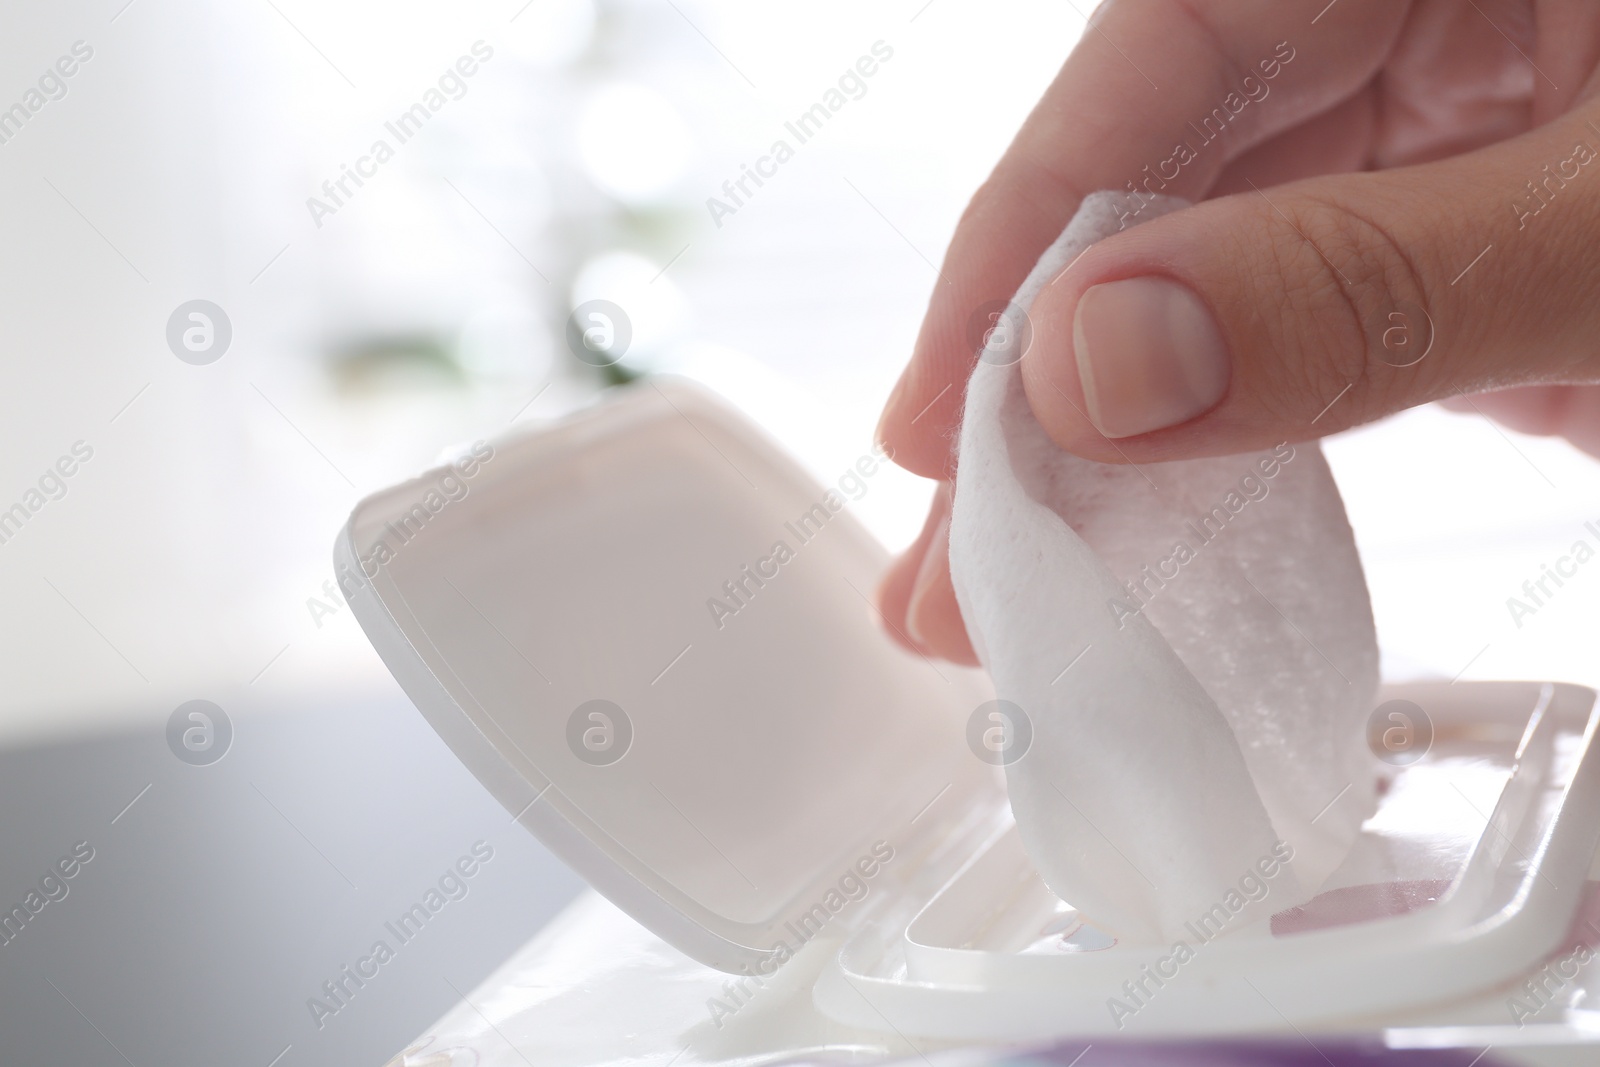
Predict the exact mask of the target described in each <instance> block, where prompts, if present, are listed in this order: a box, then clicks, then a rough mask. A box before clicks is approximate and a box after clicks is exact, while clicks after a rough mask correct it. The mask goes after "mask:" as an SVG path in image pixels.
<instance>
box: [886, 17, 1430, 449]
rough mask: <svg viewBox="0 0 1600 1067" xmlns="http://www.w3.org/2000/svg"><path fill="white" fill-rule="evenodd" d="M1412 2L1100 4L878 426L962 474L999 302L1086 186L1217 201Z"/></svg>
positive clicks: (995, 183)
mask: <svg viewBox="0 0 1600 1067" xmlns="http://www.w3.org/2000/svg"><path fill="white" fill-rule="evenodd" d="M1409 7H1410V4H1409V3H1395V2H1393V0H1334V2H1333V3H1332V4H1329V3H1328V2H1327V0H1296V2H1290V3H1286V2H1283V0H1216V2H1213V3H1208V4H1200V3H1197V2H1196V0H1118V2H1115V3H1111V2H1108V3H1106V4H1104V5H1103V6H1102V7H1101V8H1100V9H1099V10H1097V11H1096V12H1095V14H1094V15H1093V16H1092V17H1091V18H1090V20H1089V25H1088V28H1087V29H1086V30H1085V31H1084V35H1083V37H1082V39H1081V40H1080V41H1079V42H1078V44H1077V46H1076V47H1075V48H1074V49H1073V51H1072V54H1071V55H1070V56H1068V58H1067V61H1066V63H1065V64H1064V65H1063V66H1062V68H1061V72H1060V73H1059V74H1058V75H1057V76H1056V79H1055V81H1054V82H1053V83H1052V84H1051V85H1050V87H1049V89H1047V90H1046V91H1045V94H1044V96H1043V98H1041V100H1040V101H1039V103H1038V105H1037V106H1036V107H1035V108H1034V110H1033V112H1032V114H1030V115H1029V116H1028V119H1027V121H1026V122H1024V123H1023V126H1022V129H1021V130H1020V131H1019V132H1018V133H1017V136H1016V138H1015V139H1014V140H1013V141H1012V143H1011V146H1010V148H1008V149H1007V150H1006V153H1005V155H1004V156H1003V157H1002V158H1001V160H1000V162H999V164H998V165H997V166H996V167H995V169H994V172H993V173H992V174H991V175H990V177H989V179H988V181H986V182H985V183H984V184H983V186H982V187H981V188H980V189H979V190H978V192H977V194H976V195H975V196H974V197H973V199H972V202H971V204H969V205H968V207H967V210H966V211H965V212H964V213H963V215H962V218H961V221H960V223H959V225H958V226H957V227H956V232H955V235H954V236H953V237H952V238H951V241H950V247H949V249H948V250H947V251H946V252H945V259H944V269H943V271H942V272H941V277H940V280H939V281H938V282H937V283H936V284H935V288H934V293H933V297H932V299H931V301H930V303H929V307H928V313H927V316H926V317H925V318H924V319H923V323H922V329H921V331H920V333H919V334H918V336H917V342H916V346H915V348H914V349H913V351H912V355H911V362H910V364H909V365H908V366H907V367H906V369H905V371H904V372H903V373H902V375H901V378H900V382H899V384H897V385H896V386H895V389H894V392H893V393H891V394H890V397H889V401H888V404H887V405H886V406H885V408H884V414H883V419H882V421H881V422H880V424H879V427H878V434H879V437H880V439H881V440H882V441H883V443H884V444H885V446H886V447H887V449H888V451H889V452H890V454H891V455H893V456H894V458H895V460H896V462H898V463H900V464H901V465H902V466H904V467H906V468H907V469H908V470H911V471H913V472H915V473H917V474H921V475H923V476H925V477H930V478H947V477H950V476H951V475H952V474H953V473H954V457H953V454H952V448H953V445H954V435H955V428H956V426H957V425H958V424H959V422H960V417H961V408H962V403H963V401H964V398H965V393H966V380H967V376H968V375H969V373H970V372H971V369H972V365H973V363H974V362H975V361H976V358H977V354H978V352H979V351H980V350H981V349H982V347H983V343H982V337H983V333H984V331H985V329H986V328H987V326H988V325H989V319H988V318H987V317H986V315H985V311H986V310H987V309H995V310H998V309H999V308H1001V307H1003V306H1004V304H1005V302H1006V301H1007V300H1008V299H1009V298H1010V297H1011V296H1012V294H1013V293H1015V292H1016V289H1017V287H1018V286H1019V285H1020V284H1021V283H1022V280H1023V278H1024V277H1026V275H1027V273H1028V271H1029V270H1030V269H1031V268H1032V266H1033V264H1034V262H1035V261H1036V260H1037V259H1038V257H1039V255H1040V253H1042V252H1043V251H1044V250H1045V248H1047V247H1048V246H1049V245H1050V243H1051V242H1052V241H1054V240H1055V238H1056V237H1057V236H1058V235H1059V234H1060V233H1061V230H1062V228H1063V227H1064V226H1066V224H1067V221H1068V220H1069V219H1071V218H1072V215H1073V213H1074V212H1076V211H1077V210H1078V205H1079V203H1080V202H1081V201H1082V200H1083V198H1084V197H1085V196H1086V195H1087V194H1089V193H1091V192H1094V191H1095V190H1097V189H1116V190H1122V191H1124V192H1126V193H1127V197H1128V199H1127V205H1128V210H1129V211H1130V213H1131V214H1137V211H1138V206H1139V204H1140V203H1141V198H1142V197H1148V196H1150V195H1154V194H1161V195H1166V196H1180V197H1184V198H1186V199H1189V200H1199V199H1201V198H1203V197H1204V196H1205V194H1206V192H1207V190H1208V189H1210V187H1211V185H1212V184H1213V183H1214V182H1215V181H1216V179H1217V176H1218V174H1220V173H1221V172H1222V170H1223V168H1224V167H1225V166H1226V165H1227V164H1228V163H1229V162H1230V161H1232V160H1234V159H1236V158H1237V157H1238V156H1239V155H1240V154H1242V153H1243V152H1245V151H1247V150H1249V149H1250V148H1252V147H1254V146H1255V145H1258V144H1260V143H1262V142H1263V141H1265V140H1267V139H1268V138H1270V137H1272V136H1274V135H1275V134H1277V133H1280V132H1282V131H1283V130H1285V129H1288V128H1290V127H1291V126H1293V125H1295V124H1297V123H1300V122H1303V121H1305V120H1306V119H1308V118H1311V117H1313V116H1315V115H1317V114H1319V113H1320V112H1322V111H1325V110H1327V109H1328V108H1330V107H1332V106H1334V105H1335V104H1337V103H1339V102H1340V101H1341V100H1343V99H1344V98H1346V97H1348V96H1350V95H1351V94H1353V93H1355V92H1356V91H1357V90H1359V89H1360V88H1361V87H1362V86H1363V85H1365V84H1366V83H1367V81H1368V80H1370V79H1371V77H1372V75H1373V74H1374V73H1375V72H1376V71H1377V69H1378V68H1379V66H1380V65H1381V64H1382V62H1383V60H1384V58H1385V56H1386V55H1387V54H1388V52H1389V49H1390V47H1391V46H1392V44H1393V42H1394V40H1395V39H1396V37H1397V36H1398V34H1399V31H1400V28H1401V26H1402V25H1403V24H1404V22H1405V18H1406V13H1407V10H1408V9H1409ZM1269 98H1270V100H1271V104H1270V105H1269V104H1268V103H1267V101H1268V99H1269ZM1069 269H1070V268H1069Z"/></svg>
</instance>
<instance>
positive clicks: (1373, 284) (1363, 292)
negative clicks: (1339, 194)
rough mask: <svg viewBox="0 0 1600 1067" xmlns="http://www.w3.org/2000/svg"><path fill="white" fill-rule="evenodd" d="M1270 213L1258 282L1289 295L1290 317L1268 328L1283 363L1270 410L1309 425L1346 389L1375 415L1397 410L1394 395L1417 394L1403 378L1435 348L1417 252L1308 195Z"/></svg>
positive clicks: (1280, 202) (1280, 203)
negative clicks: (1398, 371) (1404, 371)
mask: <svg viewBox="0 0 1600 1067" xmlns="http://www.w3.org/2000/svg"><path fill="white" fill-rule="evenodd" d="M1262 207H1263V209H1264V212H1263V214H1262V216H1261V225H1262V227H1263V228H1264V230H1265V234H1264V239H1263V240H1262V241H1261V242H1260V243H1259V245H1258V247H1259V248H1260V249H1261V253H1260V255H1261V256H1262V258H1263V261H1262V262H1260V263H1259V264H1257V266H1258V268H1259V269H1258V271H1257V272H1256V277H1257V278H1258V279H1260V284H1262V285H1264V286H1268V287H1271V286H1273V285H1274V284H1276V285H1277V286H1279V289H1278V292H1277V293H1276V299H1277V306H1278V307H1279V309H1280V314H1279V315H1278V316H1276V317H1275V319H1274V320H1273V321H1271V322H1269V323H1267V324H1266V325H1267V330H1268V333H1269V336H1270V341H1271V343H1272V344H1273V347H1274V350H1275V351H1276V352H1278V353H1281V354H1282V355H1281V356H1280V358H1279V359H1278V360H1277V361H1276V363H1275V368H1276V369H1277V371H1278V376H1277V377H1278V380H1277V381H1275V382H1274V383H1273V384H1274V386H1275V389H1276V395H1275V396H1274V397H1273V398H1272V399H1271V401H1270V403H1271V405H1272V406H1274V407H1277V408H1281V409H1282V410H1277V411H1274V414H1276V415H1278V416H1280V417H1286V418H1296V417H1299V418H1309V417H1311V415H1315V414H1317V413H1319V412H1320V411H1321V410H1322V408H1323V405H1325V404H1327V403H1328V402H1329V401H1330V400H1332V399H1333V398H1334V397H1335V396H1336V395H1338V394H1340V392H1341V391H1343V390H1346V389H1348V390H1349V393H1350V398H1351V402H1352V406H1353V407H1354V406H1358V407H1359V408H1360V409H1362V410H1364V412H1366V413H1371V414H1376V413H1379V412H1383V411H1389V410H1392V409H1393V408H1394V407H1395V406H1398V405H1396V404H1394V403H1393V401H1394V400H1396V399H1397V396H1391V395H1390V394H1391V393H1396V391H1397V390H1401V389H1402V388H1404V389H1405V390H1406V391H1408V392H1409V391H1410V388H1409V385H1408V383H1406V382H1403V381H1402V377H1403V376H1402V375H1398V374H1395V373H1393V369H1394V368H1398V367H1403V366H1408V365H1410V363H1411V361H1412V360H1413V359H1414V358H1416V353H1419V352H1420V353H1423V354H1426V351H1427V348H1428V347H1429V346H1430V345H1431V342H1432V324H1431V323H1432V320H1431V315H1430V313H1429V311H1428V310H1427V297H1426V287H1425V283H1424V280H1423V275H1422V273H1421V270H1420V269H1419V265H1418V263H1417V262H1416V260H1415V259H1414V258H1413V256H1412V254H1411V252H1410V251H1409V250H1408V249H1407V248H1406V246H1405V245H1404V243H1403V242H1402V241H1400V240H1399V239H1398V238H1397V236H1396V234H1395V232H1394V231H1393V229H1392V228H1391V227H1388V226H1385V225H1384V224H1382V223H1381V222H1379V221H1378V220H1377V218H1376V217H1374V216H1373V215H1372V214H1370V213H1368V212H1366V211H1362V210H1357V209H1354V208H1352V207H1351V206H1349V205H1348V204H1346V203H1342V202H1340V201H1337V200H1333V199H1329V198H1327V197H1322V196H1317V195H1314V194H1307V193H1300V194H1296V195H1292V196H1275V197H1274V198H1273V201H1272V205H1271V206H1268V205H1267V204H1263V205H1262ZM1273 295H1274V294H1272V293H1270V292H1269V293H1262V294H1258V296H1260V297H1264V298H1266V300H1265V302H1264V303H1263V304H1262V305H1261V306H1272V304H1271V298H1272V297H1273ZM1263 399H1265V398H1263ZM1307 412H1310V415H1308V414H1307ZM1347 415H1348V413H1347ZM1341 421H1347V420H1341Z"/></svg>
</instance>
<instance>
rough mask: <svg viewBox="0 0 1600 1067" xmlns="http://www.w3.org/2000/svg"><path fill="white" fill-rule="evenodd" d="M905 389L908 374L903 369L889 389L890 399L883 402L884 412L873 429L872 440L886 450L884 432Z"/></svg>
mask: <svg viewBox="0 0 1600 1067" xmlns="http://www.w3.org/2000/svg"><path fill="white" fill-rule="evenodd" d="M905 391H906V375H905V371H901V372H900V377H899V378H898V379H897V380H896V381H895V383H894V388H893V389H891V390H889V397H888V399H887V400H885V401H884V402H883V413H882V414H881V415H879V416H878V425H877V426H876V427H875V428H874V429H873V431H872V440H873V441H874V442H876V443H877V445H878V446H879V447H880V448H882V449H884V450H886V451H887V441H886V437H885V434H884V426H885V424H887V423H888V421H889V413H890V412H892V411H894V410H895V408H896V407H898V406H899V404H900V394H901V393H904V392H905Z"/></svg>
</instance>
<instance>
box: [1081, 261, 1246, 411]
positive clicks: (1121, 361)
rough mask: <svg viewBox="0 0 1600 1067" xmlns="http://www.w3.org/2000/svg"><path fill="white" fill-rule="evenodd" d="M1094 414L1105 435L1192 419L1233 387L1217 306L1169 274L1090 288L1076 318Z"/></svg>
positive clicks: (1086, 395) (1086, 398)
mask: <svg viewBox="0 0 1600 1067" xmlns="http://www.w3.org/2000/svg"><path fill="white" fill-rule="evenodd" d="M1072 349H1073V352H1074V354H1075V356H1076V358H1077V362H1078V377H1079V378H1080V380H1081V381H1082V382H1083V397H1084V401H1085V402H1086V404H1087V406H1088V409H1089V420H1090V421H1091V422H1093V423H1094V425H1095V428H1096V429H1098V430H1099V431H1100V432H1101V433H1103V434H1105V435H1106V436H1107V437H1132V436H1134V435H1135V434H1141V433H1150V432H1151V431H1152V430H1161V429H1165V428H1166V427H1168V426H1176V425H1177V424H1178V423H1180V422H1188V421H1189V420H1190V419H1192V418H1194V417H1195V416H1196V415H1198V414H1200V413H1201V412H1202V411H1205V410H1207V409H1208V408H1210V407H1211V406H1212V405H1214V404H1215V403H1216V402H1217V401H1219V400H1221V399H1222V394H1223V393H1224V392H1226V391H1227V389H1228V371H1229V368H1228V350H1227V346H1226V345H1225V344H1224V343H1223V340H1222V331H1221V330H1219V329H1218V328H1217V323H1216V320H1215V319H1214V318H1212V316H1211V309H1210V308H1208V307H1206V305H1205V302H1204V301H1202V300H1201V299H1200V298H1199V297H1198V296H1196V295H1195V293H1194V291H1193V290H1191V289H1189V288H1188V287H1187V286H1184V285H1180V284H1178V283H1177V282H1175V281H1172V280H1170V279H1168V278H1126V279H1124V280H1122V281H1116V282H1105V283H1103V284H1101V285H1095V286H1091V287H1090V288H1089V289H1088V291H1086V292H1085V293H1084V294H1083V296H1082V297H1080V298H1079V300H1078V309H1077V311H1076V312H1075V313H1074V314H1073V317H1072Z"/></svg>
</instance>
